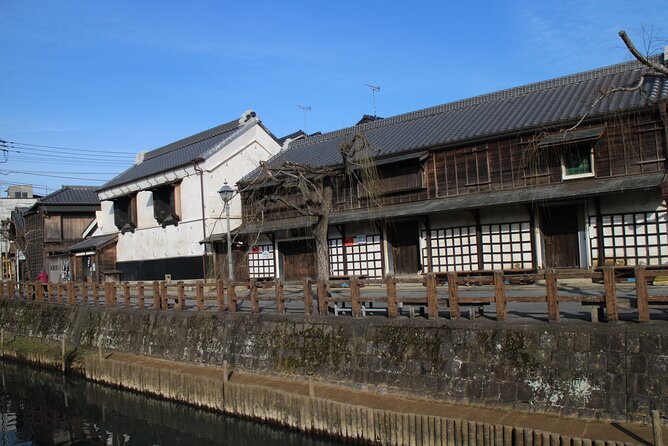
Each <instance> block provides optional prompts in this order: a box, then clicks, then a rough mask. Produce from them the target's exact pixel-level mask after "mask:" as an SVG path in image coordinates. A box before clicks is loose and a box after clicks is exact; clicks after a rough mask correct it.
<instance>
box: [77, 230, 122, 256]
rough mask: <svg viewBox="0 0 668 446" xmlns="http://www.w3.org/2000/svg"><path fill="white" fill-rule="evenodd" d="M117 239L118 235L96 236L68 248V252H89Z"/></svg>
mask: <svg viewBox="0 0 668 446" xmlns="http://www.w3.org/2000/svg"><path fill="white" fill-rule="evenodd" d="M117 237H118V234H107V235H96V236H95V237H91V238H87V239H86V240H82V241H80V242H79V243H77V244H75V245H72V246H70V251H71V252H77V251H79V252H83V251H89V250H92V249H95V248H99V247H102V246H104V245H106V244H107V243H111V242H112V241H114V240H116V238H117Z"/></svg>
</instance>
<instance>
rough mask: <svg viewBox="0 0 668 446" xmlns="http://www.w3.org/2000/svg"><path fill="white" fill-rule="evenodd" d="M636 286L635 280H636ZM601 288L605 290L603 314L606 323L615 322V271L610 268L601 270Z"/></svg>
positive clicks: (617, 314) (617, 317)
mask: <svg viewBox="0 0 668 446" xmlns="http://www.w3.org/2000/svg"><path fill="white" fill-rule="evenodd" d="M636 285H637V280H636ZM603 288H604V290H605V314H606V320H607V321H608V322H617V321H618V320H619V313H617V286H616V284H615V270H614V268H613V267H611V266H606V267H604V268H603Z"/></svg>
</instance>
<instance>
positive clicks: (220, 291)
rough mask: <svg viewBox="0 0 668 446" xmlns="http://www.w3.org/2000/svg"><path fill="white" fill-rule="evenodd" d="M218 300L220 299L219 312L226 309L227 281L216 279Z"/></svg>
mask: <svg viewBox="0 0 668 446" xmlns="http://www.w3.org/2000/svg"><path fill="white" fill-rule="evenodd" d="M216 300H217V301H218V312H219V313H222V312H223V311H225V282H223V281H222V280H217V281H216Z"/></svg>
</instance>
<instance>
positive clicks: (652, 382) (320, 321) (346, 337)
mask: <svg viewBox="0 0 668 446" xmlns="http://www.w3.org/2000/svg"><path fill="white" fill-rule="evenodd" d="M0 327H3V328H4V329H5V330H8V331H11V332H13V333H16V334H19V335H21V336H29V337H33V338H38V339H44V340H50V341H54V342H57V341H59V340H60V339H61V337H62V336H63V334H65V335H66V338H67V339H68V345H70V346H72V345H74V346H81V347H89V348H96V347H97V346H98V345H99V344H100V343H101V344H102V345H103V346H104V348H111V349H115V350H120V351H126V352H132V353H136V354H142V355H151V356H157V357H161V358H165V359H172V360H179V361H189V362H193V363H201V364H212V365H220V364H222V362H223V360H227V361H228V362H229V363H230V365H231V367H233V368H235V369H245V370H249V371H255V372H260V373H269V374H281V375H287V376H296V377H302V378H305V377H307V376H308V375H311V374H312V375H314V376H316V377H317V378H318V379H320V380H323V381H326V382H331V383H339V384H343V385H347V386H353V387H358V388H361V387H370V388H372V389H376V390H378V391H381V392H384V391H391V392H398V393H402V392H403V393H409V394H417V395H420V396H422V397H429V398H433V399H438V400H445V401H455V402H460V403H466V404H473V405H481V406H488V407H503V408H512V409H517V410H522V411H530V412H545V413H554V414H560V415H566V416H578V417H584V418H592V419H612V420H626V421H639V420H646V419H647V417H648V415H649V410H650V408H657V409H659V410H660V411H661V413H663V414H665V413H668V330H667V329H666V328H663V326H661V325H652V324H648V325H643V326H640V325H633V324H599V325H596V324H577V323H574V324H558V325H557V324H545V323H539V324H522V325H519V324H517V323H514V324H512V325H507V324H502V323H487V322H479V323H478V322H476V323H471V322H469V321H463V322H452V321H436V322H432V321H427V320H411V321H406V320H399V321H397V320H395V321H392V320H381V319H374V320H369V319H364V320H355V319H349V318H332V317H320V318H305V317H302V316H277V315H232V314H226V315H223V316H219V315H215V314H210V313H180V312H174V311H171V312H159V311H152V310H146V311H137V310H132V311H125V310H122V309H113V310H110V309H100V308H93V307H65V306H56V305H45V304H31V303H25V302H17V301H7V300H6V301H2V302H0Z"/></svg>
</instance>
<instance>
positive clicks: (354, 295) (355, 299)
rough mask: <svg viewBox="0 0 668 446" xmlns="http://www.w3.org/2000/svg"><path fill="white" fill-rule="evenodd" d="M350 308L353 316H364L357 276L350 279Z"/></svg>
mask: <svg viewBox="0 0 668 446" xmlns="http://www.w3.org/2000/svg"><path fill="white" fill-rule="evenodd" d="M350 308H351V309H352V315H353V317H360V316H362V305H361V304H360V284H359V281H358V279H357V277H353V278H352V279H350Z"/></svg>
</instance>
